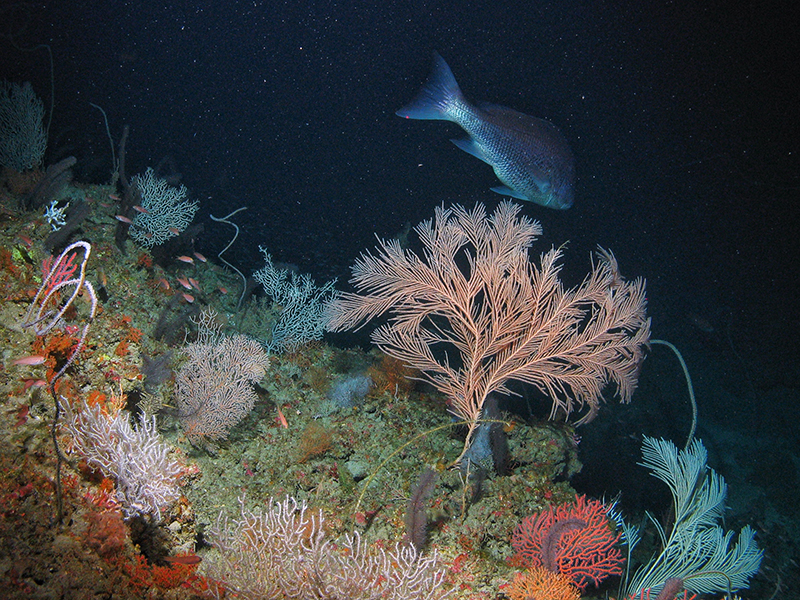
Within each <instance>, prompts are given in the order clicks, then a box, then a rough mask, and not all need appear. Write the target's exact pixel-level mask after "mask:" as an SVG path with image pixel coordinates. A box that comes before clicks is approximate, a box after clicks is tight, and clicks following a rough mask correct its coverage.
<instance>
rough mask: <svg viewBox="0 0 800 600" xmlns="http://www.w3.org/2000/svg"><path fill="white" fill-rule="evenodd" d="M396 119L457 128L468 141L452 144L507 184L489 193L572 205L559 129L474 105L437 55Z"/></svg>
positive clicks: (570, 170)
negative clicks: (422, 83) (443, 123)
mask: <svg viewBox="0 0 800 600" xmlns="http://www.w3.org/2000/svg"><path fill="white" fill-rule="evenodd" d="M396 114H397V116H399V117H404V118H406V119H431V120H440V121H452V122H453V123H456V124H457V125H459V126H460V127H461V128H462V129H463V130H464V131H466V132H467V134H468V135H469V137H468V138H466V139H458V140H451V141H452V142H453V143H454V144H455V145H456V146H457V147H459V148H460V149H461V150H463V151H464V152H467V153H468V154H472V155H473V156H474V157H476V158H479V159H480V160H482V161H483V162H485V163H487V164H489V165H491V167H492V169H494V173H495V175H496V176H497V178H498V179H499V180H500V181H501V182H502V183H503V185H502V186H496V187H493V188H491V190H492V191H493V192H497V193H498V194H502V195H504V196H511V197H512V198H517V199H519V200H525V201H528V202H534V203H536V204H540V205H541V206H546V207H548V208H554V209H560V210H564V209H567V208H569V207H570V206H572V204H573V201H574V188H575V158H574V156H573V154H572V150H571V149H570V147H569V143H568V142H567V139H566V138H565V137H564V134H562V133H561V131H560V130H559V129H558V127H556V126H555V125H553V124H552V123H550V122H549V121H546V120H544V119H537V118H536V117H532V116H530V115H526V114H523V113H521V112H517V111H516V110H513V109H511V108H507V107H505V106H500V105H497V104H480V105H473V104H471V103H470V102H469V101H467V99H466V98H465V97H464V94H463V93H462V92H461V89H460V88H459V87H458V83H457V82H456V78H455V76H454V75H453V72H452V71H451V70H450V67H449V66H448V65H447V63H446V62H445V60H444V59H443V58H442V57H441V56H440V55H439V54H438V53H434V57H433V69H432V72H431V75H430V77H429V79H428V81H427V83H426V84H425V86H424V87H423V88H422V90H421V91H420V92H419V94H418V95H417V97H416V98H415V99H414V100H412V101H411V103H410V104H407V105H406V106H404V107H403V108H401V109H400V110H398V111H397V113H396Z"/></svg>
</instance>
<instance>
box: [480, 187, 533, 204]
mask: <svg viewBox="0 0 800 600" xmlns="http://www.w3.org/2000/svg"><path fill="white" fill-rule="evenodd" d="M489 189H491V190H492V191H493V192H495V193H497V194H501V195H503V196H511V197H512V198H516V199H517V200H525V201H527V202H530V201H531V199H530V198H527V197H525V196H523V195H522V194H520V193H519V192H518V191H516V190H512V189H511V188H510V187H508V186H507V185H498V186H497V187H493V188H489Z"/></svg>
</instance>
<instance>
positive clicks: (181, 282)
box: [176, 277, 192, 290]
mask: <svg viewBox="0 0 800 600" xmlns="http://www.w3.org/2000/svg"><path fill="white" fill-rule="evenodd" d="M176 279H177V280H178V283H180V284H181V285H182V286H183V287H185V288H186V289H187V290H190V289H192V284H191V283H189V282H188V281H186V279H185V278H183V277H177V278H176Z"/></svg>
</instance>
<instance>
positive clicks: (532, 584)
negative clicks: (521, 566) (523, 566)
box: [506, 567, 581, 600]
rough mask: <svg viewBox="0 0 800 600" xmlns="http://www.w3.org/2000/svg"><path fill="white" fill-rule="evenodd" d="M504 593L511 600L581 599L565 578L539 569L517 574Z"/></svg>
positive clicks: (535, 568) (576, 590)
mask: <svg viewBox="0 0 800 600" xmlns="http://www.w3.org/2000/svg"><path fill="white" fill-rule="evenodd" d="M506 593H507V594H508V597H509V598H511V600H580V597H581V594H580V592H579V591H578V588H576V587H575V586H574V585H572V582H571V581H570V580H569V579H568V578H567V577H565V576H564V575H561V574H560V573H552V572H550V571H548V570H547V569H543V568H541V567H534V568H533V569H530V570H529V571H527V572H525V573H517V575H516V576H515V577H514V581H513V582H512V583H511V586H510V587H509V589H508V590H507V591H506Z"/></svg>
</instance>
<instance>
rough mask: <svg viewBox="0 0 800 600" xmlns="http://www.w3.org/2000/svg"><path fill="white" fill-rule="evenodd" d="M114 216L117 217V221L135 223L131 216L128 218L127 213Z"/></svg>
mask: <svg viewBox="0 0 800 600" xmlns="http://www.w3.org/2000/svg"><path fill="white" fill-rule="evenodd" d="M114 218H115V219H116V220H117V221H120V222H122V223H127V224H128V225H133V220H131V219H129V218H128V217H126V216H125V215H117V216H115V217H114Z"/></svg>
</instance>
